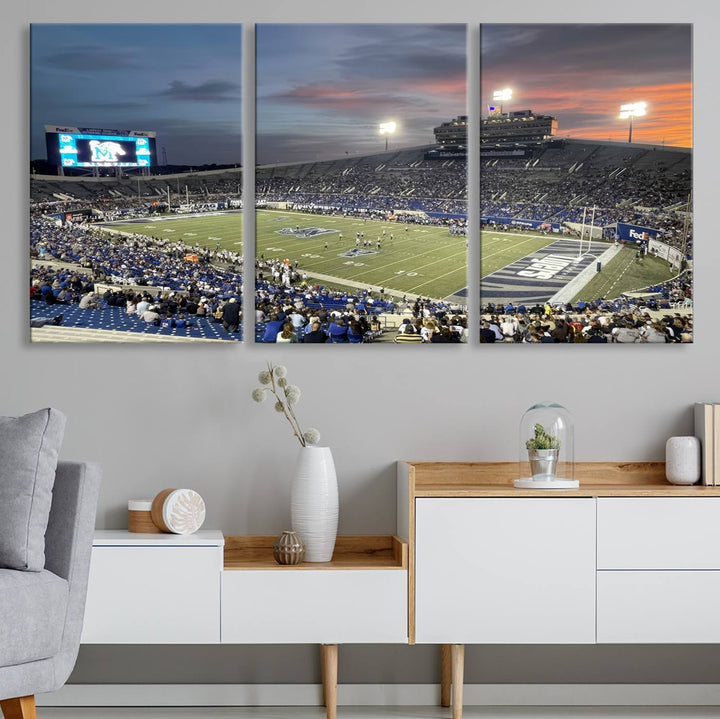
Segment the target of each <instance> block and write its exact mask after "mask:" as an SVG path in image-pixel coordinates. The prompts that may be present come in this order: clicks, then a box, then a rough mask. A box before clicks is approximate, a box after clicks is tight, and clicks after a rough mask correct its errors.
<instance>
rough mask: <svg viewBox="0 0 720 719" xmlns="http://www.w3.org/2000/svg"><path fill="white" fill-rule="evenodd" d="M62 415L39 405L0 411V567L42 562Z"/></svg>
mask: <svg viewBox="0 0 720 719" xmlns="http://www.w3.org/2000/svg"><path fill="white" fill-rule="evenodd" d="M64 431H65V415H64V414H63V413H62V412H59V411H58V410H56V409H42V410H39V411H38V412H33V413H32V414H26V415H23V416H22V417H0V567H5V568H7V569H23V570H29V571H33V572H39V571H40V570H41V569H42V568H43V567H44V566H45V530H46V528H47V523H48V516H49V514H50V503H51V500H52V488H53V484H54V482H55V469H56V468H57V460H58V452H59V450H60V444H61V442H62V437H63V433H64Z"/></svg>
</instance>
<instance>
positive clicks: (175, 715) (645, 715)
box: [38, 706, 720, 719]
mask: <svg viewBox="0 0 720 719" xmlns="http://www.w3.org/2000/svg"><path fill="white" fill-rule="evenodd" d="M451 715H452V714H451V710H450V709H441V708H437V707H339V708H338V719H450V717H451ZM463 715H464V718H465V719H707V718H708V717H720V707H650V708H644V707H597V708H595V707H577V708H574V707H537V708H533V707H517V708H515V707H468V706H466V707H465V710H464V713H463ZM205 717H207V719H324V717H325V711H324V710H323V709H321V708H318V707H279V708H273V707H248V708H245V707H230V708H228V707H224V708H216V707H213V708H200V707H190V708H174V707H173V708H162V709H143V708H122V709H116V708H113V709H108V708H97V709H93V708H82V709H81V708H75V707H67V708H46V707H40V708H39V709H38V719H171V718H172V719H204V718H205Z"/></svg>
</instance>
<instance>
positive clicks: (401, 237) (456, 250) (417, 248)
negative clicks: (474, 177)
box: [256, 210, 467, 298]
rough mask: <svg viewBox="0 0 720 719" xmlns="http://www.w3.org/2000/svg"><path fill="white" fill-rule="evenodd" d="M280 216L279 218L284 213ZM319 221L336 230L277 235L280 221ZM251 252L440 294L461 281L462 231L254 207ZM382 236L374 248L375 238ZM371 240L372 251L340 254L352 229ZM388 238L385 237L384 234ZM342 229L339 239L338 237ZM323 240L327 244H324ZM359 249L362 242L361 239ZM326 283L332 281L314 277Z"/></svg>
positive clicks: (351, 241) (339, 277)
mask: <svg viewBox="0 0 720 719" xmlns="http://www.w3.org/2000/svg"><path fill="white" fill-rule="evenodd" d="M284 218H285V219H284ZM296 226H300V228H301V229H302V228H304V227H322V228H325V229H331V230H336V232H333V233H330V234H322V235H316V236H314V237H309V238H307V239H304V238H299V237H295V236H293V235H279V234H277V232H276V231H277V230H280V229H282V228H284V227H292V228H295V227H296ZM256 228H257V229H256V253H257V256H258V257H259V256H260V255H263V256H264V257H265V259H270V258H288V259H290V260H291V261H292V262H294V261H295V260H298V261H299V263H300V264H299V267H300V269H302V270H306V271H307V272H308V273H310V277H311V278H312V275H313V274H321V275H326V276H329V277H333V278H336V283H337V284H342V281H343V280H349V281H351V282H357V283H361V284H363V285H375V286H379V287H385V288H386V289H388V290H397V291H398V292H403V293H405V292H407V293H412V294H417V295H422V296H427V297H433V298H441V297H447V296H449V295H452V294H453V293H454V292H457V291H458V290H460V289H463V288H464V287H466V285H467V249H466V247H465V236H464V235H451V234H450V233H449V231H448V229H447V227H433V226H422V225H412V224H411V225H408V230H407V231H405V225H403V224H401V223H398V222H389V221H388V222H381V221H376V220H362V219H359V218H343V217H335V216H323V215H311V214H305V213H299V212H286V211H278V210H259V211H258V212H257V214H256ZM383 230H385V233H386V236H385V239H384V240H383V241H382V249H381V250H380V251H379V252H377V251H376V250H377V247H376V243H377V238H378V236H381V237H382V231H383ZM356 232H364V233H365V239H370V240H372V247H371V248H368V249H372V250H373V252H374V254H370V255H360V256H358V257H354V258H349V257H343V256H342V255H343V253H345V252H347V251H348V250H352V249H353V248H354V247H355V233H356ZM391 233H392V234H393V235H394V239H393V240H390V234H391ZM340 234H342V239H340ZM325 243H327V245H328V247H327V249H325ZM360 248H361V249H363V248H362V243H361V247H360ZM319 282H320V284H327V285H331V286H332V284H333V283H332V282H329V281H326V282H323V281H319Z"/></svg>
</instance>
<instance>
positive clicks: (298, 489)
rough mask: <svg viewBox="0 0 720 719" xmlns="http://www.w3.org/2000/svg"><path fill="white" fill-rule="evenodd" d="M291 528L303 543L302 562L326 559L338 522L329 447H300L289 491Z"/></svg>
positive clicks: (323, 560)
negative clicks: (303, 553)
mask: <svg viewBox="0 0 720 719" xmlns="http://www.w3.org/2000/svg"><path fill="white" fill-rule="evenodd" d="M290 515H291V518H292V528H293V531H295V532H297V533H298V534H299V535H300V539H302V541H303V544H304V545H305V561H306V562H329V561H330V560H331V559H332V555H333V551H334V550H335V538H336V537H337V525H338V486H337V476H336V474H335V463H334V462H333V458H332V453H331V452H330V448H329V447H315V446H309V447H302V448H301V450H300V457H299V459H298V463H297V467H296V469H295V476H294V478H293V482H292V488H291V492H290Z"/></svg>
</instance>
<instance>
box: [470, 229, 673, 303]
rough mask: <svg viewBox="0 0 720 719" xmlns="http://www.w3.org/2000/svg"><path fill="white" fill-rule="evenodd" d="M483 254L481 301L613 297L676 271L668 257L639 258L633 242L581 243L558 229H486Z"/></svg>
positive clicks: (482, 241)
mask: <svg viewBox="0 0 720 719" xmlns="http://www.w3.org/2000/svg"><path fill="white" fill-rule="evenodd" d="M481 257H482V259H481V262H482V280H481V283H480V294H481V298H482V302H483V304H487V303H489V302H494V303H496V304H499V303H506V302H513V303H516V304H517V303H524V304H528V303H537V302H540V303H542V302H547V301H549V300H552V301H553V302H563V303H566V302H572V303H574V302H577V301H578V300H580V299H583V300H594V299H598V298H600V297H605V298H607V299H614V298H616V297H618V296H619V295H621V294H622V293H623V292H629V291H632V290H639V289H642V288H645V287H647V286H648V285H652V284H656V283H659V282H664V281H665V280H667V279H669V278H670V277H672V276H673V274H674V273H673V271H672V269H671V267H670V265H669V263H667V262H665V261H664V260H661V259H658V258H656V257H651V256H648V257H645V258H643V259H642V260H638V259H636V257H635V247H634V246H632V247H620V246H618V247H616V246H614V245H613V243H611V242H599V241H597V240H594V241H593V242H592V243H588V242H587V241H584V242H583V243H582V245H581V244H580V242H579V240H577V239H573V238H567V237H564V236H562V235H557V234H547V235H543V234H535V233H532V232H528V233H524V232H497V231H494V230H486V231H485V232H483V233H482V239H481ZM598 262H599V263H600V266H601V271H600V272H597V265H598Z"/></svg>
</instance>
